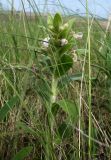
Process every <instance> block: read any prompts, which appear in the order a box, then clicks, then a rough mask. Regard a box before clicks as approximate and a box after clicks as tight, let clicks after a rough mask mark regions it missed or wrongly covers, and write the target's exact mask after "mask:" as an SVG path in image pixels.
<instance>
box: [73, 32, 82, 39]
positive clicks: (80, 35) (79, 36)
mask: <svg viewBox="0 0 111 160" xmlns="http://www.w3.org/2000/svg"><path fill="white" fill-rule="evenodd" d="M73 37H74V38H75V39H82V37H83V33H82V32H78V33H74V34H73Z"/></svg>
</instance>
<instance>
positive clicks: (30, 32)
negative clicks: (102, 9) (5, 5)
mask: <svg viewBox="0 0 111 160" xmlns="http://www.w3.org/2000/svg"><path fill="white" fill-rule="evenodd" d="M29 2H30V6H31V7H32V9H33V11H34V14H33V17H29V16H26V12H25V9H24V5H25V4H24V3H22V6H23V13H22V12H20V13H18V14H17V15H16V14H15V13H16V12H4V15H0V19H3V21H2V23H0V160H11V159H27V160H28V159H29V160H32V159H33V160H40V159H41V160H62V159H63V160H75V159H77V160H79V159H82V160H89V159H90V158H91V159H96V158H97V159H98V160H99V159H102V158H103V157H104V159H108V160H110V159H111V127H110V124H111V120H110V119H111V31H110V20H109V21H105V22H106V27H103V26H102V25H101V24H102V21H100V20H99V19H94V18H93V17H89V12H88V3H87V5H86V11H87V12H86V15H87V16H86V17H79V16H77V15H76V16H74V15H72V16H64V17H63V22H64V23H66V22H68V20H69V19H74V24H73V25H72V28H71V33H72V31H73V32H76V33H77V32H83V38H82V39H81V40H78V39H74V41H73V40H71V38H70V36H72V35H70V34H68V35H67V36H66V39H67V38H68V42H70V43H71V47H70V46H69V49H68V50H67V48H65V49H64V50H65V52H66V53H67V54H68V56H67V55H65V56H64V51H63V50H59V49H61V47H60V46H58V44H56V42H57V40H58V36H60V35H59V34H60V33H59V31H56V29H57V30H58V25H59V23H61V22H60V21H61V20H58V18H57V17H56V18H57V19H56V22H54V23H53V25H54V26H55V30H53V31H51V29H50V28H49V27H50V26H49V24H47V19H48V16H46V15H45V16H44V15H42V14H40V11H39V8H38V7H37V6H36V5H35V3H33V4H34V5H32V1H29ZM58 2H59V1H58ZM59 5H60V6H61V9H62V10H63V12H64V13H65V14H66V13H68V11H67V10H66V9H65V8H64V7H63V6H62V4H61V3H60V2H59ZM45 7H47V3H46V5H45V6H44V8H45ZM59 18H60V17H59ZM57 21H58V25H57ZM49 35H50V37H51V38H52V39H54V40H55V39H56V41H54V40H52V39H51V40H52V41H51V42H50V43H51V45H50V48H49V50H48V51H47V50H44V49H43V48H42V41H43V39H44V38H46V37H48V36H49ZM73 47H74V48H73ZM58 48H59V49H58ZM75 48H76V54H77V62H73V66H72V65H71V63H72V61H71V58H72V56H73V55H72V49H75ZM58 53H59V54H63V55H62V56H61V55H58ZM61 57H62V58H63V59H62V60H61ZM50 60H51V61H50ZM63 62H65V63H63ZM68 62H70V63H68ZM59 63H60V64H59ZM61 63H63V64H61ZM25 157H26V158H25Z"/></svg>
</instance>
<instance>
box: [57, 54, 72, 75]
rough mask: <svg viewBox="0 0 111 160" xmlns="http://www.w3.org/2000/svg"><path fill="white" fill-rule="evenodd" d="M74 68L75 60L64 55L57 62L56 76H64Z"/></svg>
mask: <svg viewBox="0 0 111 160" xmlns="http://www.w3.org/2000/svg"><path fill="white" fill-rule="evenodd" d="M72 66H73V59H72V58H71V57H70V56H69V55H67V54H64V55H63V56H62V57H61V58H60V60H58V62H57V67H56V69H55V76H56V77H60V76H62V75H64V74H65V73H66V72H67V71H68V70H69V69H70V68H71V67H72Z"/></svg>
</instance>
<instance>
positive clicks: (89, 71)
mask: <svg viewBox="0 0 111 160" xmlns="http://www.w3.org/2000/svg"><path fill="white" fill-rule="evenodd" d="M88 3H89V2H88V0H86V16H87V23H88V30H87V31H88V45H87V49H88V106H89V113H88V114H89V128H88V135H89V139H88V153H89V159H90V158H91V148H92V146H91V131H92V118H91V49H90V48H91V43H90V17H89V9H88Z"/></svg>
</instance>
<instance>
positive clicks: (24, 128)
mask: <svg viewBox="0 0 111 160" xmlns="http://www.w3.org/2000/svg"><path fill="white" fill-rule="evenodd" d="M17 129H19V130H22V131H24V133H28V134H31V135H33V136H37V133H36V131H34V130H33V129H32V128H31V127H29V126H28V125H26V124H25V123H23V122H18V123H17Z"/></svg>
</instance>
